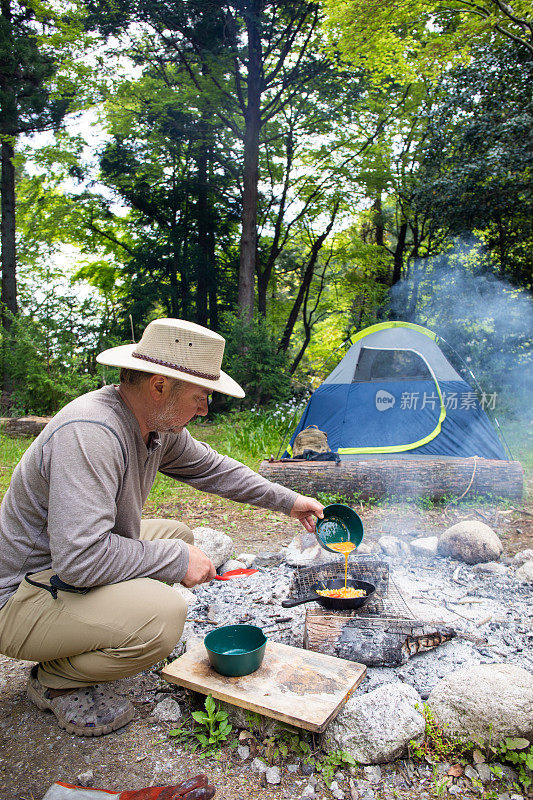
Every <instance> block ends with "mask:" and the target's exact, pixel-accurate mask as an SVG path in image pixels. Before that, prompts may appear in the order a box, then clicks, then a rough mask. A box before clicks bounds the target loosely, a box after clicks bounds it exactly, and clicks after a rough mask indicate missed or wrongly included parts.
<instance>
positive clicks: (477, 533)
mask: <svg viewBox="0 0 533 800" xmlns="http://www.w3.org/2000/svg"><path fill="white" fill-rule="evenodd" d="M502 550H503V547H502V543H501V542H500V540H499V538H498V536H497V535H496V534H495V533H494V531H493V530H492V529H491V528H489V526H488V525H485V523H484V522H478V520H463V522H458V523H457V524H456V525H452V527H451V528H448V530H447V531H444V533H442V534H441V535H440V536H439V544H438V552H439V553H440V555H442V556H449V557H450V558H455V559H457V560H458V561H465V562H466V563H467V564H479V563H481V562H484V561H497V560H498V559H499V558H500V556H501V554H502Z"/></svg>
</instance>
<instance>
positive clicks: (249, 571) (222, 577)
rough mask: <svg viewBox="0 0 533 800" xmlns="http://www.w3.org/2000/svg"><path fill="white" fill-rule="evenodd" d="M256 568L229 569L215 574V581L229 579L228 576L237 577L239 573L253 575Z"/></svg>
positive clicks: (256, 570)
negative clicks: (221, 573) (220, 573)
mask: <svg viewBox="0 0 533 800" xmlns="http://www.w3.org/2000/svg"><path fill="white" fill-rule="evenodd" d="M254 572H259V570H258V569H230V570H228V571H227V572H225V573H224V574H223V575H215V580H216V581H229V580H230V578H239V577H240V576H241V575H253V574H254Z"/></svg>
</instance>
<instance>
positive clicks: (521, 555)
mask: <svg viewBox="0 0 533 800" xmlns="http://www.w3.org/2000/svg"><path fill="white" fill-rule="evenodd" d="M526 561H533V550H532V549H531V547H529V548H527V549H526V550H520V552H518V553H515V554H514V558H513V564H514V565H515V567H521V566H522V564H525V563H526Z"/></svg>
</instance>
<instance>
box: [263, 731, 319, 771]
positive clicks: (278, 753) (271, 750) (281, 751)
mask: <svg viewBox="0 0 533 800" xmlns="http://www.w3.org/2000/svg"><path fill="white" fill-rule="evenodd" d="M265 745H266V749H265V758H266V759H267V761H268V762H269V763H270V764H274V763H277V762H279V761H280V760H282V759H286V758H287V757H288V755H289V754H291V756H292V757H296V758H300V759H303V760H304V761H309V760H310V757H311V746H310V744H309V742H308V741H307V740H306V739H305V738H303V737H302V736H300V735H299V734H298V733H296V732H295V730H294V728H291V727H289V726H285V725H283V723H279V724H278V726H277V728H276V731H275V733H274V734H273V735H272V736H269V737H268V738H267V739H265Z"/></svg>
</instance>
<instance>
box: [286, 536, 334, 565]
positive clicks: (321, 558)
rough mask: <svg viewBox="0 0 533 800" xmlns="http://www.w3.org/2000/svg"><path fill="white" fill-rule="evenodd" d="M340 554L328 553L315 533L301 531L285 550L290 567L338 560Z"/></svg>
mask: <svg viewBox="0 0 533 800" xmlns="http://www.w3.org/2000/svg"><path fill="white" fill-rule="evenodd" d="M338 559H339V556H337V555H335V553H328V551H327V550H324V548H323V547H321V545H320V544H319V542H318V540H317V538H316V536H315V535H314V534H313V533H306V532H304V533H299V534H297V535H296V536H295V537H294V538H293V539H292V541H291V542H290V543H289V546H288V547H287V549H286V551H285V563H287V564H288V565H289V566H290V567H305V566H308V565H309V564H318V563H322V562H327V561H337V560H338Z"/></svg>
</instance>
